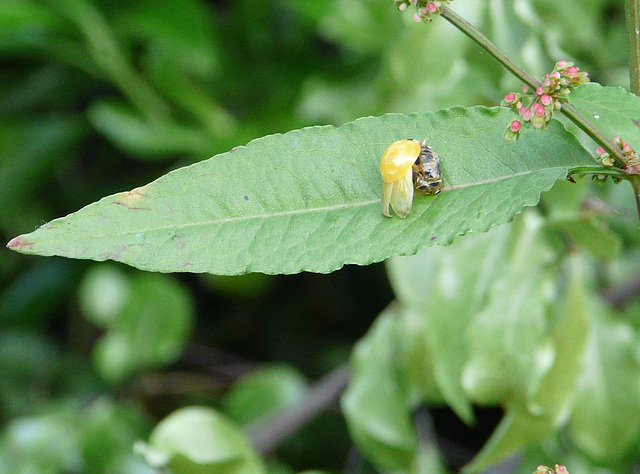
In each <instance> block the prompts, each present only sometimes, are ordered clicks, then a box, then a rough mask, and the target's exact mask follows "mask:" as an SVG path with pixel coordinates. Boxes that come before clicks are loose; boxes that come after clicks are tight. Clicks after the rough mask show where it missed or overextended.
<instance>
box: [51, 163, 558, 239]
mask: <svg viewBox="0 0 640 474" xmlns="http://www.w3.org/2000/svg"><path fill="white" fill-rule="evenodd" d="M566 169H567V166H554V167H550V168H538V169H533V170H527V171H519V172H517V173H511V174H507V175H502V176H497V177H495V178H489V179H483V180H479V181H472V182H469V183H464V184H458V185H454V186H449V187H447V188H443V190H442V192H443V193H444V192H449V191H455V190H458V189H464V188H471V187H474V186H482V185H485V184H491V183H497V182H500V181H506V180H509V179H513V178H518V177H520V176H527V175H531V174H535V173H539V172H543V171H555V170H563V171H566ZM380 201H381V200H380V199H371V200H368V201H361V202H355V203H345V204H336V205H332V206H325V207H314V208H306V209H295V210H291V211H282V212H273V213H270V214H253V215H250V216H238V217H226V218H223V219H212V220H206V221H201V222H187V223H184V224H175V225H166V226H162V227H149V228H144V229H134V230H127V231H124V232H119V233H108V234H102V235H100V236H96V235H93V236H92V237H91V238H92V240H95V239H100V238H102V237H120V236H125V235H130V234H138V233H143V232H158V231H163V230H182V229H186V228H190V227H200V226H209V225H216V224H226V223H229V222H238V221H243V220H254V219H256V220H257V219H267V218H273V217H281V216H287V215H299V214H306V213H310V212H323V211H333V210H336V209H348V208H354V207H364V206H370V205H372V204H376V203H379V202H380ZM64 219H66V218H64ZM54 222H55V221H54ZM52 223H53V222H52Z"/></svg>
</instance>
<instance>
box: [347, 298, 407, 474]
mask: <svg viewBox="0 0 640 474" xmlns="http://www.w3.org/2000/svg"><path fill="white" fill-rule="evenodd" d="M398 323H399V320H398V315H397V314H396V313H394V311H393V310H392V309H390V310H386V311H385V312H383V313H382V314H381V315H380V316H378V319H377V320H376V322H375V323H374V325H373V327H372V328H371V329H369V331H368V332H367V335H366V336H365V337H364V338H362V339H361V340H360V341H359V342H358V344H357V345H356V346H355V348H354V351H353V354H352V358H351V380H350V382H349V386H348V387H347V389H346V391H345V392H344V395H343V396H342V411H343V413H344V416H345V418H346V420H347V424H348V426H349V431H350V432H351V436H352V438H353V439H354V441H355V442H356V443H357V445H358V447H359V449H360V450H361V451H362V452H363V453H364V454H365V456H366V457H367V459H369V460H371V461H372V462H373V463H374V465H375V466H377V467H378V468H379V469H383V470H390V471H404V470H408V469H410V468H411V466H412V464H413V462H414V459H415V456H416V452H417V437H416V434H415V432H414V430H413V426H412V422H411V416H410V407H409V406H408V402H409V400H408V396H407V390H406V385H405V383H404V381H403V380H402V378H401V372H400V370H399V369H398V367H397V361H396V355H397V354H398V352H399V349H400V344H401V343H402V339H403V338H402V334H401V333H400V332H399V324H398Z"/></svg>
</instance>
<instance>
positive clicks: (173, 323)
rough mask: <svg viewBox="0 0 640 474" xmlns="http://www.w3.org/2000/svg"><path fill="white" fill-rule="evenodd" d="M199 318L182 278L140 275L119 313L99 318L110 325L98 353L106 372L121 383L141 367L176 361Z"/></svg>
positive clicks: (100, 368) (108, 377) (99, 365)
mask: <svg viewBox="0 0 640 474" xmlns="http://www.w3.org/2000/svg"><path fill="white" fill-rule="evenodd" d="M103 291H110V288H109V287H108V286H105V287H104V289H103ZM193 317H194V315H193V303H192V301H191V299H190V295H189V293H188V292H187V291H186V290H185V288H183V287H182V285H180V284H179V283H178V282H177V281H176V280H174V279H172V278H171V277H169V276H167V275H153V274H136V275H135V276H134V277H133V278H132V279H131V284H130V287H129V294H128V297H127V298H126V301H125V302H124V304H123V306H122V308H121V310H120V311H119V312H118V314H114V315H111V316H110V317H109V318H108V319H99V318H100V317H99V316H94V318H98V320H99V321H100V323H101V324H105V323H108V331H107V333H106V335H104V336H103V337H102V338H101V339H100V340H99V341H98V342H97V343H96V347H95V349H94V353H93V360H94V363H95V364H96V366H97V369H98V371H99V372H100V374H101V376H102V377H103V378H105V379H106V380H108V381H109V382H112V383H119V382H122V381H123V380H124V379H125V378H126V377H128V376H130V375H131V374H132V373H135V372H136V371H138V370H140V369H145V368H150V367H157V366H160V365H162V364H167V363H170V362H173V361H174V360H176V359H177V358H178V357H179V356H180V354H181V353H182V348H183V346H184V344H185V343H186V342H187V340H188V338H189V336H190V335H191V328H192V325H193Z"/></svg>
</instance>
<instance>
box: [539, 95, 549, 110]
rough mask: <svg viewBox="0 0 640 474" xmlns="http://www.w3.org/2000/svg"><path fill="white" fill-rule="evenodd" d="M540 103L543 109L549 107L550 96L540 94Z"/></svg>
mask: <svg viewBox="0 0 640 474" xmlns="http://www.w3.org/2000/svg"><path fill="white" fill-rule="evenodd" d="M540 103H541V104H542V105H544V106H545V107H546V106H548V105H551V96H550V95H549V94H542V95H541V96H540Z"/></svg>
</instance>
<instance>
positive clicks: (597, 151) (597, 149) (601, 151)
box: [596, 146, 607, 156]
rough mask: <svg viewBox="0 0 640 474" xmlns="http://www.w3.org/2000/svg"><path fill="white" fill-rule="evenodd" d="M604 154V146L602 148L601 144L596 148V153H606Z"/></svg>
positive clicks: (600, 154)
mask: <svg viewBox="0 0 640 474" xmlns="http://www.w3.org/2000/svg"><path fill="white" fill-rule="evenodd" d="M606 154H607V152H606V150H605V149H604V148H602V147H601V146H599V147H598V148H596V155H598V156H602V155H606Z"/></svg>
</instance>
